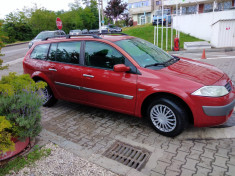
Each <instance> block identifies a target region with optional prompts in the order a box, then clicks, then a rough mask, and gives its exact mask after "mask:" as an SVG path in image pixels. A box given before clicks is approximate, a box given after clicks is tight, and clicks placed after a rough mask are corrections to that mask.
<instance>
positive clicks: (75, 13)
mask: <svg viewBox="0 0 235 176" xmlns="http://www.w3.org/2000/svg"><path fill="white" fill-rule="evenodd" d="M82 11H83V10H82V8H79V9H76V10H72V11H68V12H65V13H63V14H62V15H60V16H59V17H60V18H61V20H62V22H63V30H64V31H65V32H66V33H68V32H69V31H70V30H72V29H82V28H83V26H84V25H83V20H82V17H81V14H82Z"/></svg>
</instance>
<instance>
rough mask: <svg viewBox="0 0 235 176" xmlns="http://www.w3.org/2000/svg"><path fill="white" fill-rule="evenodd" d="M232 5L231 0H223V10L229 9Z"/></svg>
mask: <svg viewBox="0 0 235 176" xmlns="http://www.w3.org/2000/svg"><path fill="white" fill-rule="evenodd" d="M231 7H232V1H227V2H224V10H227V9H230V8H231Z"/></svg>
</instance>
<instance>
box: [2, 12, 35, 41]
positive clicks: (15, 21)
mask: <svg viewBox="0 0 235 176" xmlns="http://www.w3.org/2000/svg"><path fill="white" fill-rule="evenodd" d="M3 31H4V32H5V34H6V35H7V36H8V40H7V42H15V41H17V40H18V41H24V40H30V39H32V30H31V27H30V26H29V24H28V18H27V17H26V16H25V13H24V12H21V11H17V12H15V13H12V12H11V13H9V14H8V15H7V16H6V18H5V21H4V25H3Z"/></svg>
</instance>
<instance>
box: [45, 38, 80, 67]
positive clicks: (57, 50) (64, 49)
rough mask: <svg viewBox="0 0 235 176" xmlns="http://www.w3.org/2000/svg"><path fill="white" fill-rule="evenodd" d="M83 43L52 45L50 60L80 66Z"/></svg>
mask: <svg viewBox="0 0 235 176" xmlns="http://www.w3.org/2000/svg"><path fill="white" fill-rule="evenodd" d="M80 46H81V42H62V43H53V44H51V49H50V51H49V55H48V58H49V59H50V60H52V61H58V62H64V63H71V64H79V54H80Z"/></svg>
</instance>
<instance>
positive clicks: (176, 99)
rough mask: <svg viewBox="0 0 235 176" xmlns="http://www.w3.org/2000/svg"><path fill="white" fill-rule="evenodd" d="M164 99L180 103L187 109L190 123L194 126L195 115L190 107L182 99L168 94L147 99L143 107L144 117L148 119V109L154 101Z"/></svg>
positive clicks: (161, 93) (160, 93)
mask: <svg viewBox="0 0 235 176" xmlns="http://www.w3.org/2000/svg"><path fill="white" fill-rule="evenodd" d="M162 97H164V98H169V99H172V100H175V101H177V102H179V103H180V104H181V105H183V106H184V107H185V108H186V112H187V115H188V121H189V123H190V124H194V118H193V113H192V111H191V109H190V107H189V106H188V105H187V103H186V102H185V101H184V100H183V99H182V98H180V97H178V96H176V95H174V94H171V93H166V92H157V93H153V94H151V95H149V96H148V97H146V98H145V100H144V101H143V103H142V106H141V115H142V117H146V113H147V107H148V105H149V104H150V103H151V101H152V100H153V99H158V98H162Z"/></svg>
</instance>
